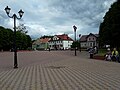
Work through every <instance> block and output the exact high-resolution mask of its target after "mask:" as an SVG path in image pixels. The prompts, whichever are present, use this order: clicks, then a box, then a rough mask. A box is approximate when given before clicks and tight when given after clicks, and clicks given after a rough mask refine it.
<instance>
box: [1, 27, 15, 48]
mask: <svg viewBox="0 0 120 90" xmlns="http://www.w3.org/2000/svg"><path fill="white" fill-rule="evenodd" d="M12 44H13V31H12V30H11V29H6V28H4V27H2V26H0V50H10V49H11V48H12Z"/></svg>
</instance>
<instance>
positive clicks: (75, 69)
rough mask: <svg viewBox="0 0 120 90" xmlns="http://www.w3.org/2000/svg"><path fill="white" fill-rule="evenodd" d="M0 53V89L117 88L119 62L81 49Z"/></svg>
mask: <svg viewBox="0 0 120 90" xmlns="http://www.w3.org/2000/svg"><path fill="white" fill-rule="evenodd" d="M18 61H19V68H18V69H13V53H12V52H3V53H0V90H120V63H116V62H108V61H101V60H93V59H89V56H88V54H86V53H85V52H77V56H74V51H51V52H47V51H33V52H18Z"/></svg>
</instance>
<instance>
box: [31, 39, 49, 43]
mask: <svg viewBox="0 0 120 90" xmlns="http://www.w3.org/2000/svg"><path fill="white" fill-rule="evenodd" d="M50 40H51V38H41V39H37V40H36V41H34V42H33V44H40V43H47V42H48V41H50Z"/></svg>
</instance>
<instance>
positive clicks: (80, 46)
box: [79, 34, 81, 52]
mask: <svg viewBox="0 0 120 90" xmlns="http://www.w3.org/2000/svg"><path fill="white" fill-rule="evenodd" d="M80 37H81V34H79V38H80ZM79 44H80V52H81V41H79Z"/></svg>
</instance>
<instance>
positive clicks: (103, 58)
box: [93, 55, 105, 60]
mask: <svg viewBox="0 0 120 90" xmlns="http://www.w3.org/2000/svg"><path fill="white" fill-rule="evenodd" d="M93 59H98V60H105V57H104V56H99V55H95V56H94V57H93Z"/></svg>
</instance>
